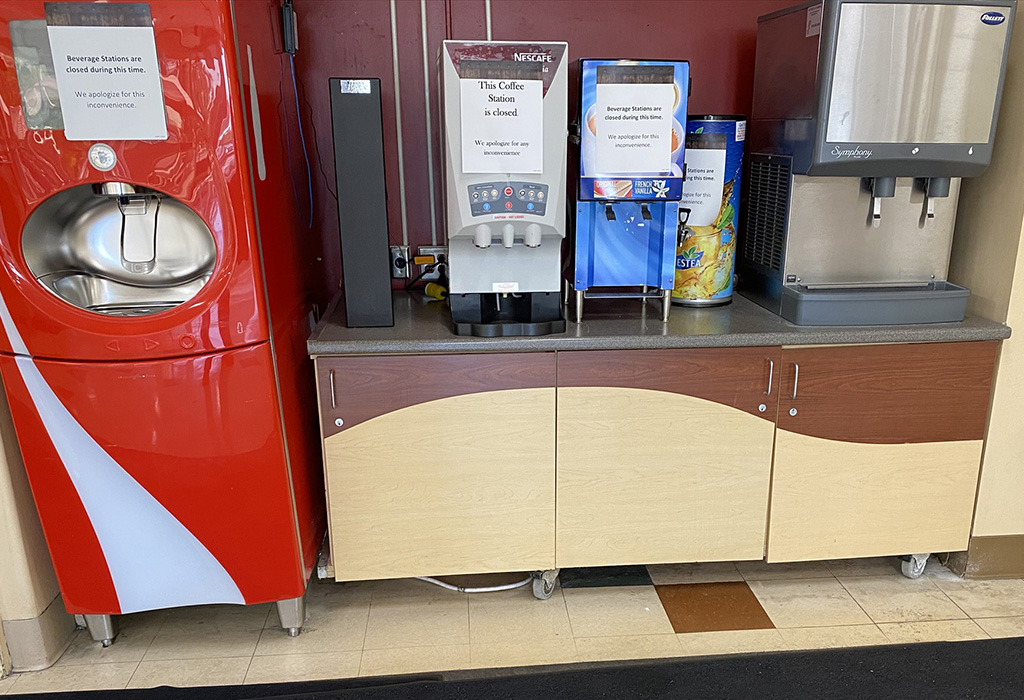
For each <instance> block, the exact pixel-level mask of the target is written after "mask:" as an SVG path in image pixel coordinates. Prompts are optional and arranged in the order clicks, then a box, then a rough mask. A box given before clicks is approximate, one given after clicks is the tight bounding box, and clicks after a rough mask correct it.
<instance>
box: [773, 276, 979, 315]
mask: <svg viewBox="0 0 1024 700" xmlns="http://www.w3.org/2000/svg"><path fill="white" fill-rule="evenodd" d="M970 296H971V292H970V290H969V289H965V288H964V287H960V286H957V285H955V284H950V283H949V282H931V283H928V284H923V285H921V286H917V287H895V286H893V287H871V288H865V287H845V288H844V287H828V288H823V289H813V288H809V287H807V286H805V285H785V286H783V288H782V317H783V318H784V319H786V320H787V321H790V322H792V323H795V324H796V325H798V326H888V325H902V324H912V323H955V322H959V321H963V320H964V314H965V313H966V312H967V299H968V298H969V297H970Z"/></svg>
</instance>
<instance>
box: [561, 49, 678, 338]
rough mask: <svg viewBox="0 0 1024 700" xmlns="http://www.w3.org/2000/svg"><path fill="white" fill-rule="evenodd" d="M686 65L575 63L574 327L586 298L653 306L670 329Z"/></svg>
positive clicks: (642, 62)
mask: <svg viewBox="0 0 1024 700" xmlns="http://www.w3.org/2000/svg"><path fill="white" fill-rule="evenodd" d="M689 85H690V73H689V64H688V63H687V62H686V61H628V60H616V61H607V60H593V59H582V60H581V61H580V103H581V107H580V182H579V201H578V202H577V204H576V217H575V221H576V230H575V233H576V239H575V246H574V247H575V251H576V256H575V258H576V260H575V270H574V273H573V274H574V277H573V288H574V289H575V290H576V322H577V323H579V322H580V321H582V319H583V300H584V298H587V299H590V298H602V297H603V298H623V297H626V298H629V297H634V298H641V299H644V300H646V299H647V298H650V297H653V298H661V301H662V319H663V320H664V321H668V315H669V310H670V309H671V307H672V305H671V303H670V302H671V295H672V289H673V287H674V285H675V264H676V240H677V238H678V231H679V199H680V197H682V194H683V171H684V168H685V167H686V166H685V160H684V151H685V148H686V146H685V141H686V132H685V129H684V126H683V125H684V124H685V123H686V102H687V95H688V93H689Z"/></svg>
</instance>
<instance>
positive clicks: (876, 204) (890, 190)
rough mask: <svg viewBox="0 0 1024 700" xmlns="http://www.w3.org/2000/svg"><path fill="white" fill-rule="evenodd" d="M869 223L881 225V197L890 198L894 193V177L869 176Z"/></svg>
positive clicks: (876, 226)
mask: <svg viewBox="0 0 1024 700" xmlns="http://www.w3.org/2000/svg"><path fill="white" fill-rule="evenodd" d="M870 187H871V225H872V226H873V227H874V228H878V227H879V226H881V225H882V198H886V199H891V198H892V197H894V196H895V195H896V178H894V177H873V178H871V184H870Z"/></svg>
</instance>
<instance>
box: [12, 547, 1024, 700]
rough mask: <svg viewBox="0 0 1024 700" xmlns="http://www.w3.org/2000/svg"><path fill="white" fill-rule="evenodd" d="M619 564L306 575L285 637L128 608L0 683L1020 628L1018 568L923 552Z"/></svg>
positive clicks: (240, 675) (257, 676)
mask: <svg viewBox="0 0 1024 700" xmlns="http://www.w3.org/2000/svg"><path fill="white" fill-rule="evenodd" d="M620 573H621V572H607V571H604V572H601V571H592V572H588V574H587V575H577V576H575V577H573V576H569V577H567V580H572V579H575V582H574V583H572V584H567V585H571V586H573V587H566V588H561V587H560V588H558V589H557V590H556V591H555V594H554V596H552V598H551V600H548V601H538V600H535V599H534V598H533V595H532V593H531V591H530V589H529V588H524V589H519V590H515V591H508V592H502V593H488V594H476V595H467V594H463V593H456V592H452V591H447V590H444V589H441V588H437V587H435V586H432V585H430V584H427V583H424V582H422V581H415V580H401V581H378V582H366V583H353V584H325V583H314V584H313V585H312V586H311V587H310V591H309V595H308V617H307V621H306V626H305V629H304V631H303V633H302V634H301V635H300V636H299V637H297V638H294V639H293V638H289V637H287V636H286V635H285V633H284V632H283V631H282V630H281V629H280V628H279V626H278V621H277V615H276V613H275V611H274V609H273V606H271V605H258V606H252V607H246V608H238V607H232V606H213V607H202V608H185V609H179V610H171V611H161V612H154V613H142V614H137V615H129V616H126V617H124V618H122V620H121V634H120V636H119V637H118V639H117V642H116V643H115V644H114V645H113V646H111V647H110V648H108V649H103V648H101V647H100V646H99V645H97V644H95V643H93V642H92V641H90V640H89V638H88V635H87V634H86V633H85V632H82V631H79V632H78V633H77V635H76V637H75V639H74V641H73V643H72V645H71V647H70V648H69V649H68V651H67V652H66V653H65V654H64V655H63V657H62V658H61V659H60V660H59V661H58V662H57V663H56V664H55V665H54V666H53V667H52V668H50V669H47V670H46V671H41V672H38V673H22V674H15V675H14V676H13V677H11V678H8V679H4V680H0V695H4V694H8V695H15V694H20V693H33V692H44V691H60V690H84V689H109V688H126V687H130V688H136V687H146V686H156V685H176V686H186V685H217V684H237V683H270V682H283V681H296V680H317V679H327V678H343V677H354V676H371V675H384V674H398V673H413V672H423V671H442V670H451V669H467V668H489V667H502V666H523V665H541V664H559V663H569V662H576V661H608V660H616V659H640V658H664V657H674V656H696V655H707V654H728V653H739V652H761V651H776V650H793V649H814V648H823V647H842V646H864V645H875V644H902V643H912V642H925V641H939V640H967V639H982V638H988V637H1010V636H1024V580H1019V579H1014V580H1004V581H962V580H960V579H958V578H956V577H955V576H954V575H953V574H951V573H950V572H949V571H948V570H946V569H944V568H942V567H941V565H940V564H939V563H938V561H936V560H935V559H932V561H931V562H929V565H928V570H927V571H926V572H925V575H924V577H922V578H920V579H918V580H916V581H912V580H910V579H907V578H904V577H903V576H902V575H901V574H900V572H899V562H898V560H896V559H867V560H855V561H839V562H810V563H806V564H782V565H767V564H764V563H760V562H749V563H739V564H691V565H682V564H680V565H668V566H652V567H649V568H648V569H647V571H646V572H643V571H640V572H636V571H633V572H629V576H622V575H620ZM588 576H589V579H588ZM462 578H463V580H462V581H460V583H462V585H474V584H473V583H472V577H462ZM495 578H500V577H488V578H487V579H485V580H484V581H483V582H482V583H483V584H485V585H491V584H493V583H494V579H495ZM509 580H511V579H509ZM588 580H589V581H590V582H591V583H592V582H594V581H598V582H599V583H601V585H598V586H594V585H589V584H588V583H587V581H588Z"/></svg>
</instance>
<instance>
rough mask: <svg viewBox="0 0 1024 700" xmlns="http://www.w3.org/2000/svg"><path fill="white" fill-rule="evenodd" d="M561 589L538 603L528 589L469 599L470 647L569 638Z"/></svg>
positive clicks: (486, 594)
mask: <svg viewBox="0 0 1024 700" xmlns="http://www.w3.org/2000/svg"><path fill="white" fill-rule="evenodd" d="M572 636H573V635H572V627H571V626H570V625H569V614H568V612H566V609H565V599H564V598H563V597H562V592H561V590H556V591H555V593H554V595H552V596H551V599H550V600H537V599H536V598H534V597H533V592H532V589H531V588H523V589H519V590H514V591H502V592H499V593H483V594H474V595H470V596H469V642H470V644H474V645H475V644H502V643H505V642H529V641H531V640H535V639H545V640H548V639H554V640H557V639H559V638H564V639H572Z"/></svg>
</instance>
